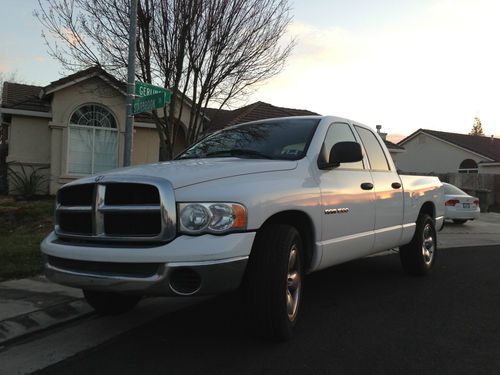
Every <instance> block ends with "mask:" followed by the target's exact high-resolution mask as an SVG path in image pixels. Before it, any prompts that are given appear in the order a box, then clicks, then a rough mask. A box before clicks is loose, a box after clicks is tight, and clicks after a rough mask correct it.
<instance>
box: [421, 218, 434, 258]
mask: <svg viewBox="0 0 500 375" xmlns="http://www.w3.org/2000/svg"><path fill="white" fill-rule="evenodd" d="M435 250H436V244H435V241H434V236H433V231H432V225H431V224H427V225H426V226H425V227H424V230H423V241H422V255H423V256H424V262H425V264H426V265H429V264H431V263H432V260H433V259H434V252H435Z"/></svg>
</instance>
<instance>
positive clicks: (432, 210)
mask: <svg viewBox="0 0 500 375" xmlns="http://www.w3.org/2000/svg"><path fill="white" fill-rule="evenodd" d="M421 214H427V215H429V216H430V217H431V218H432V220H434V219H435V218H436V207H434V203H432V202H425V203H424V204H423V205H422V207H421V208H420V212H419V214H418V216H420V215H421Z"/></svg>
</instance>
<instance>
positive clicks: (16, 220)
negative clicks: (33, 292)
mask: <svg viewBox="0 0 500 375" xmlns="http://www.w3.org/2000/svg"><path fill="white" fill-rule="evenodd" d="M53 213H54V199H52V198H49V199H43V200H36V201H16V200H14V199H13V198H11V197H0V280H6V279H17V278H23V277H28V276H33V275H36V274H39V273H41V272H42V255H41V253H40V242H41V241H42V239H43V238H44V237H45V236H46V235H47V234H48V233H49V232H50V231H51V230H52V226H53V223H52V222H53Z"/></svg>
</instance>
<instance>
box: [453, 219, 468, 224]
mask: <svg viewBox="0 0 500 375" xmlns="http://www.w3.org/2000/svg"><path fill="white" fill-rule="evenodd" d="M466 221H467V220H464V219H453V222H454V223H455V224H464V223H465V222H466Z"/></svg>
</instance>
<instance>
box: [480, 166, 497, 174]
mask: <svg viewBox="0 0 500 375" xmlns="http://www.w3.org/2000/svg"><path fill="white" fill-rule="evenodd" d="M479 173H489V174H500V165H496V166H491V167H487V166H484V165H479Z"/></svg>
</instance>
